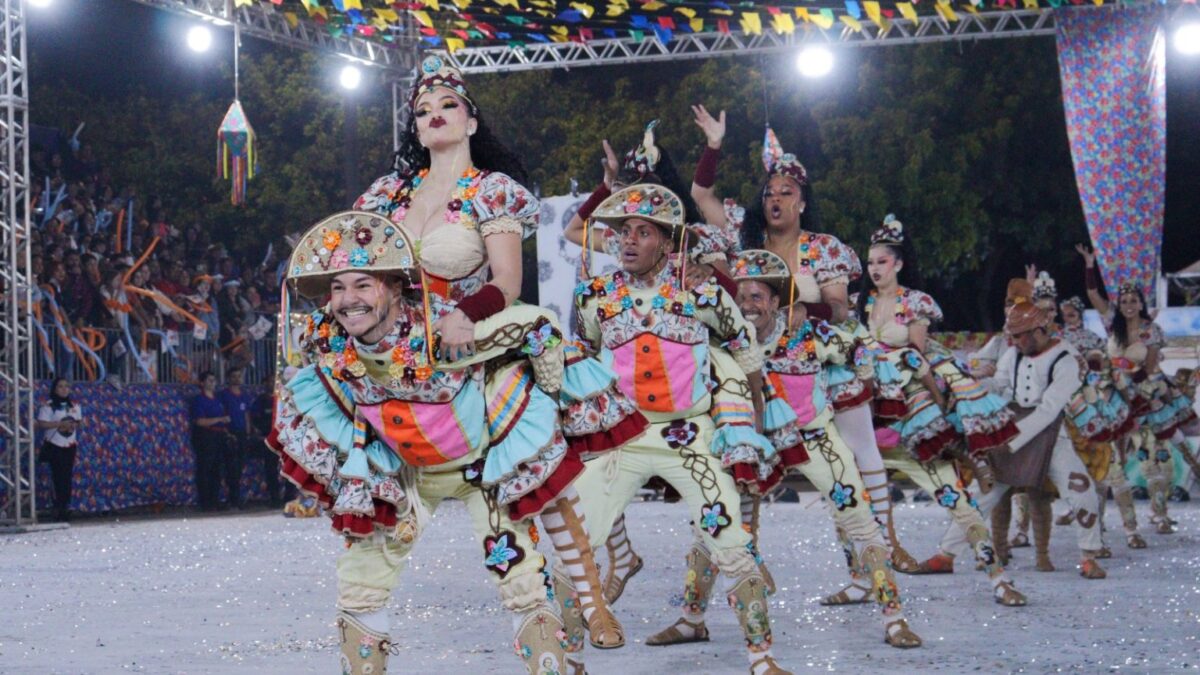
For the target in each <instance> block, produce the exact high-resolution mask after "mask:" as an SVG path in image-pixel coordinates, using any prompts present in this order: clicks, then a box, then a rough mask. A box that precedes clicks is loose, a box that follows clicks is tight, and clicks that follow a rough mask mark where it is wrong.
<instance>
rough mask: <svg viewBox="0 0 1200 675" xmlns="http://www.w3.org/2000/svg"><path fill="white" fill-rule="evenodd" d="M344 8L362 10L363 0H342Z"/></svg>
mask: <svg viewBox="0 0 1200 675" xmlns="http://www.w3.org/2000/svg"><path fill="white" fill-rule="evenodd" d="M342 9H357V10H359V11H361V10H362V0H342Z"/></svg>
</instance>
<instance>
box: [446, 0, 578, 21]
mask: <svg viewBox="0 0 1200 675" xmlns="http://www.w3.org/2000/svg"><path fill="white" fill-rule="evenodd" d="M467 1H468V2H470V0H467ZM571 7H573V8H575V9H577V10H579V13H580V14H582V15H583V16H584V17H586V18H588V19H590V18H592V15H593V14H595V13H596V8H595V7H592V6H591V5H587V4H584V3H582V2H572V3H571Z"/></svg>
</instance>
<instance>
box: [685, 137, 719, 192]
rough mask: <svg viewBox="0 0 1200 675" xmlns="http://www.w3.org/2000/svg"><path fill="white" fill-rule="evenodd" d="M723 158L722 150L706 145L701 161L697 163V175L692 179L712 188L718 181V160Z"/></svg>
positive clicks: (697, 183) (698, 183)
mask: <svg viewBox="0 0 1200 675" xmlns="http://www.w3.org/2000/svg"><path fill="white" fill-rule="evenodd" d="M720 159H721V151H720V150H714V149H713V148H710V147H708V145H705V146H704V152H703V153H701V154H700V161H699V162H697V163H696V176H695V177H694V178H692V181H693V182H694V183H696V185H699V186H700V187H702V188H710V187H712V186H713V184H714V183H716V182H717V162H718V161H720Z"/></svg>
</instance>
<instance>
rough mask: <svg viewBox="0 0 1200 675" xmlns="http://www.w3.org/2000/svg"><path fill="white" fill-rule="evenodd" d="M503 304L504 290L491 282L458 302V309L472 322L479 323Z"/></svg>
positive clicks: (496, 311) (495, 312) (498, 311)
mask: <svg viewBox="0 0 1200 675" xmlns="http://www.w3.org/2000/svg"><path fill="white" fill-rule="evenodd" d="M504 306H505V303H504V292H503V291H501V290H500V289H499V288H497V287H496V286H493V285H492V284H487V285H485V286H484V287H483V288H481V289H479V290H478V291H477V292H475V293H473V294H471V295H468V296H467V297H465V298H463V299H462V302H460V303H458V309H461V310H462V313H463V314H466V315H467V318H468V319H470V320H471V321H472V322H473V323H479V322H480V321H483V320H484V319H486V318H488V317H489V316H492V315H493V314H498V313H500V311H501V310H503V309H504Z"/></svg>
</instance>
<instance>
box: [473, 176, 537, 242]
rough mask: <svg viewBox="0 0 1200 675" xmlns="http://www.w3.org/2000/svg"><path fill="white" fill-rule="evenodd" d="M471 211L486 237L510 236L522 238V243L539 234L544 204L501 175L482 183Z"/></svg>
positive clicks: (475, 195) (485, 179) (487, 177)
mask: <svg viewBox="0 0 1200 675" xmlns="http://www.w3.org/2000/svg"><path fill="white" fill-rule="evenodd" d="M471 207H472V210H473V211H474V212H475V213H474V215H475V220H476V222H478V223H479V233H480V234H481V235H483V236H484V237H487V236H488V235H490V234H498V233H501V232H511V233H516V234H520V235H521V238H522V239H526V238H528V237H532V236H533V235H534V233H535V232H537V226H538V215H539V214H540V213H541V209H542V205H541V202H539V201H538V199H537V197H534V196H533V193H532V192H530V191H529V190H527V189H525V186H524V185H521V184H520V183H518V182H517V181H516V180H514V179H513V178H512V177H511V176H509V175H507V174H503V173H500V172H498V171H497V172H492V173H489V174H487V175H486V176H484V177H483V179H482V180H481V181H480V182H479V188H478V190H477V191H476V192H475V194H474V195H473V196H472V197H471Z"/></svg>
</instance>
